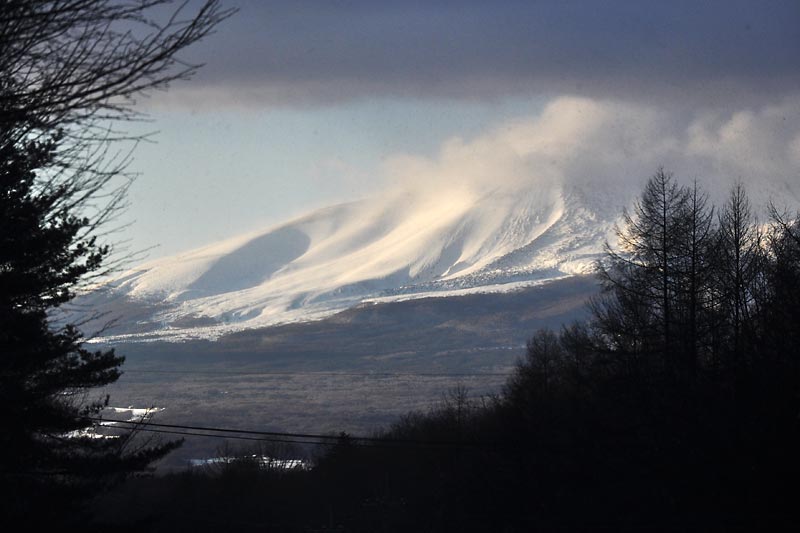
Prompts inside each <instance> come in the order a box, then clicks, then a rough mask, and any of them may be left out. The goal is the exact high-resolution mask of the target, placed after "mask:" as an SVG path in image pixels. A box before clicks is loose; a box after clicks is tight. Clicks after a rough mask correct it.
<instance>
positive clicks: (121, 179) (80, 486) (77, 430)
mask: <svg viewBox="0 0 800 533" xmlns="http://www.w3.org/2000/svg"><path fill="white" fill-rule="evenodd" d="M169 4H170V2H169V1H166V0H128V1H125V0H113V1H109V0H3V1H2V2H0V217H2V225H0V404H1V405H3V408H4V410H5V415H6V416H5V422H4V425H5V427H4V430H3V432H2V435H0V478H1V479H2V482H3V486H4V487H13V488H14V490H13V491H12V492H11V494H10V497H6V498H2V506H3V510H4V511H5V512H4V515H6V516H12V515H17V514H20V515H23V516H25V518H26V519H27V520H30V519H32V518H34V519H38V520H46V519H48V518H52V519H55V520H58V521H59V522H62V523H63V521H64V520H65V519H66V517H73V518H74V519H76V520H77V519H78V518H77V515H75V514H73V512H74V508H71V509H72V510H71V511H70V512H64V511H63V510H59V505H61V506H64V505H67V504H70V505H71V502H72V500H78V501H79V502H80V501H82V498H84V497H86V496H87V495H89V494H91V493H92V492H94V491H96V490H98V489H99V488H101V487H102V486H104V485H105V484H106V483H107V482H109V481H111V480H117V479H120V478H121V477H124V476H125V475H127V474H129V473H131V472H136V471H140V470H142V469H145V468H147V467H148V465H149V464H150V463H152V461H153V460H155V459H157V458H159V457H161V456H163V455H164V454H165V453H167V452H168V451H169V450H170V449H172V448H173V447H174V445H173V444H169V443H168V444H166V445H160V446H145V447H141V446H139V445H137V444H136V443H134V442H132V439H131V435H130V434H128V435H123V436H122V438H119V439H100V438H92V437H93V435H91V434H90V433H89V434H87V433H85V432H81V430H83V429H85V428H86V427H87V426H90V425H91V424H92V423H93V419H94V418H95V417H97V416H98V414H99V413H100V411H101V410H102V408H103V407H104V405H106V404H107V401H108V400H107V398H106V399H105V400H103V399H102V398H99V399H94V400H93V399H90V398H89V393H90V392H91V391H92V389H94V388H96V387H99V386H103V385H106V384H109V383H112V382H114V381H115V380H116V379H118V378H119V376H120V370H119V367H120V365H121V364H122V362H123V360H124V358H122V357H120V356H117V355H116V354H115V353H114V350H96V351H93V350H89V349H87V348H86V347H85V346H84V337H83V334H82V332H81V331H80V329H79V327H77V326H76V325H74V324H68V325H66V326H56V325H54V324H53V323H52V322H51V321H50V314H51V313H52V311H53V310H54V309H59V308H60V307H61V306H63V305H64V304H66V303H67V302H69V301H70V300H71V299H72V298H73V296H74V295H75V292H76V290H78V289H79V288H80V287H81V286H82V284H83V283H86V281H87V280H88V279H91V278H92V277H93V276H97V275H99V274H102V273H104V272H106V271H107V269H108V267H109V266H112V267H113V262H112V264H111V265H109V261H108V259H109V257H110V254H111V251H112V250H111V246H110V245H109V244H106V243H103V242H100V241H99V240H98V239H102V238H103V237H104V235H103V232H104V231H105V228H107V223H108V222H109V221H110V220H112V219H113V218H114V217H115V216H116V215H117V214H118V213H119V210H120V209H121V208H122V207H124V202H125V193H126V192H127V188H128V185H129V183H130V179H131V176H130V175H129V174H128V173H127V171H126V169H127V163H128V158H127V157H126V155H125V153H124V152H122V155H118V154H117V151H118V150H119V148H118V147H119V145H118V144H117V143H118V141H122V140H125V139H127V140H131V139H132V138H131V136H129V135H127V134H125V133H124V132H123V131H121V130H122V127H121V124H123V123H125V122H126V121H131V120H137V119H140V118H142V115H141V114H140V113H139V112H138V111H137V110H136V109H135V108H134V107H133V105H134V103H135V98H136V97H137V96H141V95H143V94H147V93H148V92H150V91H152V90H156V89H164V88H166V87H167V86H168V85H169V83H170V82H172V81H174V80H178V79H183V78H186V77H188V76H190V75H191V74H192V73H193V72H194V71H195V70H196V68H197V65H190V64H187V63H185V62H183V61H181V60H180V58H179V57H178V54H179V52H181V51H182V50H184V49H185V48H186V47H187V46H190V45H191V44H193V43H195V42H197V41H198V40H199V39H201V38H203V37H205V36H206V35H208V34H209V33H210V32H211V31H212V29H213V28H214V27H215V26H216V25H217V24H218V23H219V22H220V21H221V20H223V19H224V18H225V17H227V16H229V15H230V14H231V11H230V10H223V9H222V8H221V6H220V4H219V2H218V1H217V0H207V1H206V2H204V3H203V4H202V5H200V6H199V8H198V9H197V10H194V11H192V12H191V13H190V12H189V11H188V7H187V6H188V4H187V3H184V4H181V5H177V7H175V6H172V7H170V5H169ZM165 8H167V9H169V10H170V11H169V13H167V15H166V17H164V18H161V17H158V16H157V15H158V14H159V13H161V14H164V13H166V11H165ZM133 140H135V138H134V139H133ZM48 495H50V496H52V497H51V498H48V497H47V496H48ZM56 504H59V505H56ZM29 523H30V522H29Z"/></svg>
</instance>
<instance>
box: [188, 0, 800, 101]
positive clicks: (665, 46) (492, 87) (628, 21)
mask: <svg viewBox="0 0 800 533" xmlns="http://www.w3.org/2000/svg"><path fill="white" fill-rule="evenodd" d="M226 5H231V6H236V7H239V9H240V12H239V13H238V14H237V15H236V16H235V17H233V18H232V19H231V20H229V21H227V22H226V23H225V26H224V28H222V29H221V30H220V33H224V38H214V39H209V40H208V41H207V42H205V43H202V45H201V46H198V47H196V48H195V49H193V50H192V54H193V55H196V57H197V58H202V60H203V61H204V62H206V63H207V64H208V65H207V68H205V69H204V70H203V71H202V73H201V76H200V77H199V78H198V82H199V84H198V83H195V84H194V85H193V86H194V89H195V90H198V89H199V88H200V87H209V86H210V87H215V88H217V89H225V90H227V91H230V95H231V98H239V99H248V100H249V99H252V100H254V101H255V102H259V101H261V102H262V103H267V104H276V103H277V104H285V103H289V104H300V105H305V104H327V103H337V102H341V101H347V100H352V99H358V98H365V97H367V98H368V97H382V96H388V97H411V98H430V97H434V98H477V99H485V98H502V97H506V96H513V95H520V94H523V95H527V94H531V93H539V94H564V93H569V94H577V95H587V96H615V97H621V98H626V99H629V98H645V99H648V98H667V99H685V98H691V99H697V100H698V101H702V100H706V101H713V100H718V99H720V98H723V99H741V98H752V97H758V98H762V97H764V95H772V96H773V97H780V96H781V95H783V94H789V93H793V92H796V91H797V90H798V88H800V68H798V67H800V59H798V58H800V1H798V0H788V1H778V0H758V1H757V0H750V1H743V0H726V1H700V0H694V1H676V0H669V1H664V0H662V1H652V0H636V1H600V0H594V1H585V0H584V1H569V0H560V1H527V2H511V1H506V2H502V1H497V2H469V1H462V2H434V1H428V2H415V1H402V2H378V1H370V2H360V1H346V0H341V1H328V2H310V1H283V0H276V1H259V0H228V2H226Z"/></svg>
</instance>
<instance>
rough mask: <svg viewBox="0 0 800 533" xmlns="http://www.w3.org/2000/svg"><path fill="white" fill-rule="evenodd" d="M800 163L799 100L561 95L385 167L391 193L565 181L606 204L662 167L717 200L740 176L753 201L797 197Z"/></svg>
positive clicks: (615, 203)
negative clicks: (726, 107)
mask: <svg viewBox="0 0 800 533" xmlns="http://www.w3.org/2000/svg"><path fill="white" fill-rule="evenodd" d="M798 163H800V99H792V100H787V101H785V102H784V103H781V104H775V105H768V106H763V107H761V108H755V109H741V110H738V111H734V112H730V113H726V114H721V113H704V112H697V113H692V114H689V113H675V114H673V113H670V112H667V111H665V110H663V109H660V108H656V107H652V106H646V105H643V104H634V103H629V102H620V101H611V100H596V99H588V98H578V97H560V98H556V99H554V100H552V101H551V102H550V103H549V104H548V105H547V106H546V107H545V109H544V111H543V112H542V114H541V115H540V116H538V117H533V118H526V119H519V120H515V121H511V122H509V123H506V124H503V125H501V126H499V127H496V128H494V129H492V130H491V131H489V132H487V133H485V134H483V135H481V136H478V137H476V138H473V139H470V140H464V139H462V138H453V139H450V140H448V141H446V142H445V143H443V145H442V147H441V149H440V151H439V153H438V154H437V155H436V156H435V157H432V158H428V157H420V156H413V155H396V156H394V157H391V158H390V159H389V161H388V162H387V165H386V169H385V171H386V173H387V175H388V177H389V179H388V181H389V182H390V183H392V184H393V188H392V190H393V191H395V192H396V191H397V190H398V189H402V190H404V191H415V193H416V194H420V195H429V196H437V195H445V194H448V191H450V194H452V193H453V191H471V192H472V193H474V194H478V195H480V194H482V193H484V192H486V191H488V190H493V189H496V188H497V187H502V188H506V189H507V190H508V191H509V194H513V191H514V190H516V189H518V188H519V187H539V188H542V189H551V188H552V187H565V188H570V189H572V190H577V191H582V192H584V193H585V194H594V195H601V196H602V197H605V198H606V200H607V202H606V204H610V205H606V207H607V208H608V209H619V207H620V206H622V205H624V204H626V203H628V202H629V201H630V200H631V199H632V198H634V197H635V196H636V195H638V193H639V192H640V190H641V185H642V184H643V183H644V181H645V180H646V179H647V178H648V177H649V176H650V175H652V174H653V172H654V171H655V170H656V169H657V168H658V167H660V166H663V167H665V168H666V169H667V170H670V171H673V172H674V173H675V175H676V176H677V177H678V179H679V180H680V181H683V182H684V183H688V182H689V181H690V180H692V179H694V178H697V179H698V181H699V182H700V184H701V185H702V186H703V187H704V188H706V189H707V190H709V192H711V194H712V198H714V199H715V200H717V201H720V200H721V199H722V198H724V196H725V195H726V194H727V191H728V188H729V187H730V185H731V184H733V183H734V182H735V181H737V180H741V181H743V182H744V183H745V184H746V185H747V186H748V189H749V193H750V195H751V198H752V199H753V204H754V205H756V206H763V205H765V204H766V202H767V201H769V200H770V199H776V198H775V197H776V196H778V195H784V194H787V193H788V195H789V198H790V199H791V198H794V199H795V200H800V179H798V170H799V167H798ZM593 203H595V202H593ZM596 204H597V205H604V204H603V202H596Z"/></svg>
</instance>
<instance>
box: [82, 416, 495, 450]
mask: <svg viewBox="0 0 800 533" xmlns="http://www.w3.org/2000/svg"><path fill="white" fill-rule="evenodd" d="M89 420H91V421H93V422H98V423H102V422H114V423H115V424H125V425H126V426H127V428H129V429H136V430H143V431H150V432H153V433H171V434H179V435H189V436H200V437H216V438H231V439H240V440H263V441H275V442H294V443H297V444H335V443H336V442H337V441H338V440H340V439H341V438H342V435H346V438H347V439H348V442H350V443H352V444H356V445H361V446H372V445H387V444H391V445H395V446H425V447H448V446H450V447H475V446H495V445H496V444H494V443H487V442H477V441H438V440H421V439H397V438H390V437H358V436H354V435H349V434H346V433H344V432H342V433H340V434H338V435H323V434H319V433H317V434H314V433H288V432H279V431H256V430H248V429H234V428H214V427H205V426H187V425H181V424H160V423H155V422H131V421H125V420H108V419H103V418H89ZM176 430H181V432H178V431H176ZM198 431H204V432H209V433H210V434H206V433H196V432H198ZM221 433H222V434H221ZM248 435H249V437H247V436H248ZM277 439H291V440H277ZM298 439H305V440H298ZM320 441H321V442H320Z"/></svg>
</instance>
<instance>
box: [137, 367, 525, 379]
mask: <svg viewBox="0 0 800 533" xmlns="http://www.w3.org/2000/svg"><path fill="white" fill-rule="evenodd" d="M123 371H124V373H126V374H127V373H135V374H189V375H191V374H197V375H220V374H222V375H230V376H331V377H337V376H343V377H375V378H392V377H484V376H486V377H507V376H508V375H509V374H510V372H511V371H512V369H509V371H508V372H351V371H347V372H336V371H324V370H323V371H314V370H310V371H282V370H266V371H257V370H252V371H247V370H242V371H238V370H177V369H175V370H144V369H131V368H127V369H123Z"/></svg>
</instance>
